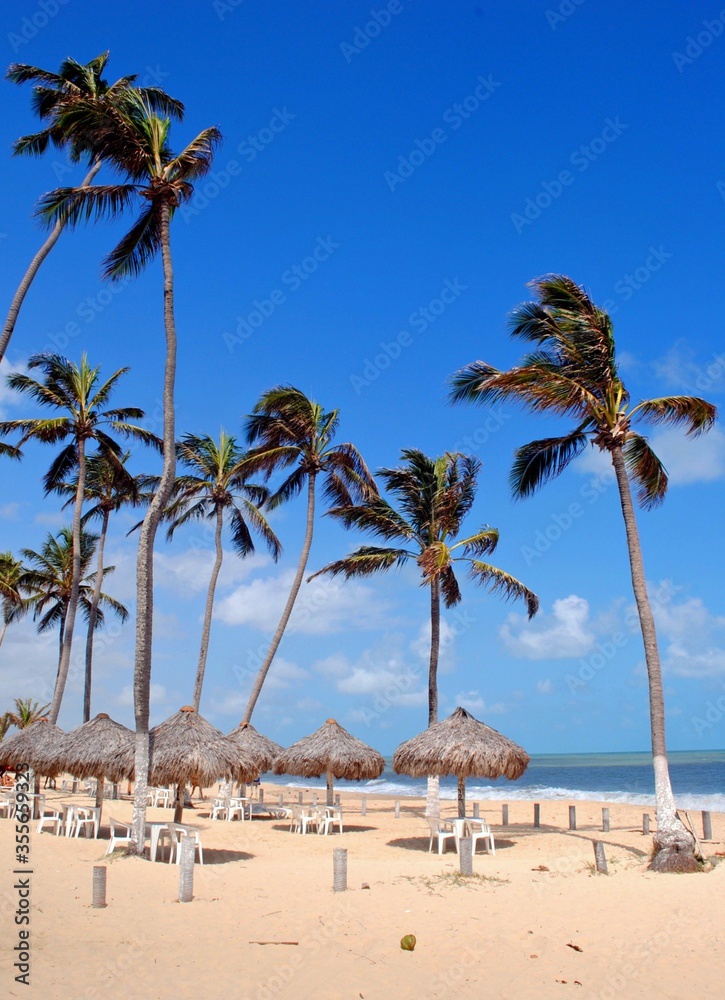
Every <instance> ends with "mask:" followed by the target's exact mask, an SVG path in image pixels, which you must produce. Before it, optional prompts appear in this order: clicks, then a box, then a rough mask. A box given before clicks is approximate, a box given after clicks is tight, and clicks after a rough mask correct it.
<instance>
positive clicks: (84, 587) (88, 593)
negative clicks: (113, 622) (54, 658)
mask: <svg viewBox="0 0 725 1000" xmlns="http://www.w3.org/2000/svg"><path fill="white" fill-rule="evenodd" d="M97 543H98V535H94V534H91V533H90V532H88V531H82V532H81V539H80V554H81V559H80V572H81V582H80V587H79V588H78V604H79V605H80V609H81V612H82V614H83V616H84V618H85V619H86V621H88V620H89V618H90V613H91V607H92V600H93V593H94V590H95V574H94V573H89V569H90V566H91V562H92V560H93V555H94V553H95V550H96V545H97ZM74 548H75V546H74V542H73V530H72V528H68V527H66V528H61V530H60V531H59V532H58V534H57V535H53V534H50V533H49V534H48V536H47V538H46V540H45V542H44V543H43V546H42V548H41V550H40V552H35V551H34V550H33V549H23V550H22V556H23V558H24V559H26V560H27V561H28V567H27V570H26V574H25V579H26V581H27V585H28V586H29V587H32V588H33V591H34V594H33V596H32V597H31V598H30V600H29V601H28V605H29V608H30V609H31V610H32V612H33V621H36V622H37V623H38V624H37V630H38V632H39V633H41V634H42V633H43V632H47V631H48V630H49V629H52V628H55V626H56V625H57V626H59V630H60V634H59V637H58V670H59V671H60V665H61V662H62V658H63V651H64V634H65V632H66V630H67V622H68V611H69V607H70V603H71V598H72V593H73V589H74V587H73V584H74V580H73V577H74V562H75V560H74ZM113 570H114V567H113V566H105V567H104V569H103V574H102V578H105V577H106V576H109V575H110V574H111V573H113ZM105 610H108V611H111V612H113V614H115V615H116V617H117V618H118V619H119V620H120V621H121V622H125V621H126V619H127V618H128V609H127V608H126V607H125V606H124V605H123V604H121V603H120V601H117V600H115V598H113V597H110V596H109V595H108V594H104V593H103V592H101V594H100V596H99V600H98V607H97V609H96V618H95V627H96V628H97V629H99V628H102V627H103V625H104V624H105ZM56 686H57V681H56Z"/></svg>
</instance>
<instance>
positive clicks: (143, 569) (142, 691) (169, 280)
mask: <svg viewBox="0 0 725 1000" xmlns="http://www.w3.org/2000/svg"><path fill="white" fill-rule="evenodd" d="M160 235H161V254H162V259H163V265H164V329H165V334H166V362H165V366H164V397H163V398H164V466H163V470H162V473H161V479H160V480H159V488H158V491H157V493H156V495H155V496H154V498H153V500H152V501H151V504H150V506H149V509H148V511H147V513H146V517H145V518H144V520H143V524H142V526H141V535H140V537H139V542H138V557H137V561H136V594H137V598H136V653H135V661H134V677H133V701H134V713H135V717H136V752H135V769H136V784H135V789H134V802H133V834H132V841H131V843H130V844H129V852H130V853H133V854H142V853H143V847H144V839H145V833H146V789H147V787H148V772H149V696H150V691H151V639H152V633H153V576H154V574H153V570H154V538H155V537H156V530H157V528H158V526H159V521H160V520H161V515H162V514H163V512H164V509H165V507H166V505H167V503H168V500H169V497H170V496H171V490H172V488H173V485H174V476H175V475H176V450H175V434H176V429H175V413H174V382H175V378H176V324H175V322H174V272H173V267H172V263H171V242H170V238H169V206H168V204H163V205H162V206H161V234H160Z"/></svg>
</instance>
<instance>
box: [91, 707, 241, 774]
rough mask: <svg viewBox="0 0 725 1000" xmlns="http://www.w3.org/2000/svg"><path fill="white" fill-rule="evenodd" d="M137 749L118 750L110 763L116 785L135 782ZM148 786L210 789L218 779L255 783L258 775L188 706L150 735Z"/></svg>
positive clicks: (227, 740)
mask: <svg viewBox="0 0 725 1000" xmlns="http://www.w3.org/2000/svg"><path fill="white" fill-rule="evenodd" d="M134 756H135V746H134V744H133V743H131V745H130V746H128V747H124V748H123V749H122V750H118V751H117V752H116V753H115V754H113V756H112V760H111V761H110V762H109V763H110V766H109V769H108V775H109V777H110V778H111V780H113V781H118V780H120V779H121V778H133V776H134V765H135V760H134ZM149 762H150V763H149V782H150V783H151V784H152V785H182V786H183V785H186V784H187V783H188V782H190V781H192V780H194V781H195V782H196V784H199V785H201V786H202V787H203V786H204V785H211V784H213V783H214V782H215V781H216V780H217V779H218V778H235V779H237V780H239V781H252V780H253V779H254V778H255V777H256V776H257V771H256V769H255V767H254V765H253V763H252V762H251V761H250V760H247V759H246V757H243V756H242V755H241V754H240V751H239V750H238V749H237V748H235V746H234V744H233V743H230V741H229V739H228V738H227V737H226V736H224V734H223V733H222V732H221V731H220V730H219V729H217V728H216V726H212V724H211V723H210V722H207V721H206V719H205V718H204V717H203V716H201V715H199V713H198V712H196V711H195V710H194V709H193V708H192V707H191V706H190V705H185V706H184V707H183V708H182V709H180V711H178V712H176V714H175V715H172V716H171V717H170V718H168V719H167V720H166V721H165V722H162V723H160V724H159V725H158V726H154V728H153V729H152V730H151V732H150V733H149Z"/></svg>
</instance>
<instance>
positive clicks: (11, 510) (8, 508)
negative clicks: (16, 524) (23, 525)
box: [0, 503, 20, 521]
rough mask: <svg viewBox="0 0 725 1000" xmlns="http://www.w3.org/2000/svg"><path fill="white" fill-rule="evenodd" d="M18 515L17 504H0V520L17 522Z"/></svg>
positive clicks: (18, 508) (18, 507)
mask: <svg viewBox="0 0 725 1000" xmlns="http://www.w3.org/2000/svg"><path fill="white" fill-rule="evenodd" d="M19 513H20V504H19V503H3V504H0V518H2V519H3V520H4V521H17V519H18V515H19Z"/></svg>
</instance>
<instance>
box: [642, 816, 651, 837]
mask: <svg viewBox="0 0 725 1000" xmlns="http://www.w3.org/2000/svg"><path fill="white" fill-rule="evenodd" d="M642 833H643V834H644V836H645V837H646V836H648V834H649V813H644V815H643V816H642Z"/></svg>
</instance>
